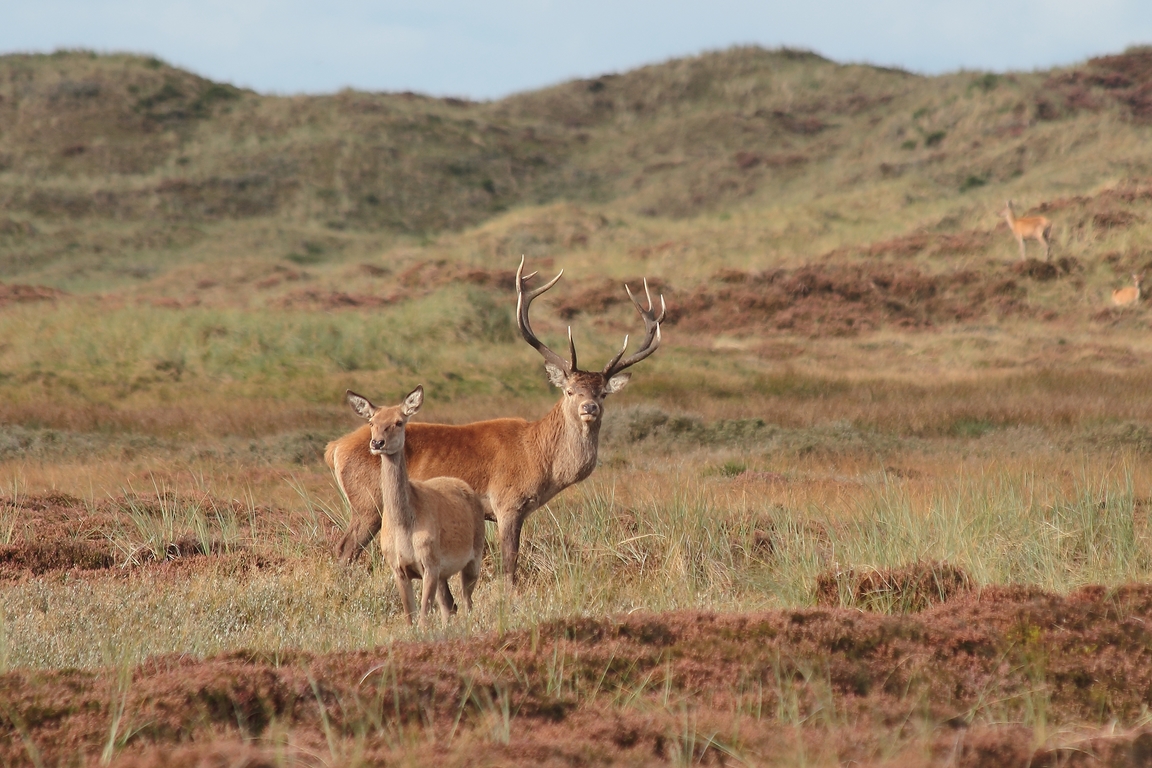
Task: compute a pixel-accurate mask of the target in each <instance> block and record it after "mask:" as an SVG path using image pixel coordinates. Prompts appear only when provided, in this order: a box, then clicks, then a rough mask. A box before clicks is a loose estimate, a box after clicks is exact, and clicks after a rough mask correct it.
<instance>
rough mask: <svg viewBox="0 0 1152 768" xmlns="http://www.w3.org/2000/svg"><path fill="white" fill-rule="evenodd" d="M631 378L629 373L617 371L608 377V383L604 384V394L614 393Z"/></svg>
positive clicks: (626, 384) (622, 387)
mask: <svg viewBox="0 0 1152 768" xmlns="http://www.w3.org/2000/svg"><path fill="white" fill-rule="evenodd" d="M631 380H632V374H631V373H618V374H616V375H615V376H613V377H612V378H610V379H608V383H607V384H605V385H604V394H606V395H614V394H616V393H617V392H619V391H620V390H622V389H624V387H626V386H628V382H630V381H631Z"/></svg>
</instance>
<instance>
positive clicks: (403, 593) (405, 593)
mask: <svg viewBox="0 0 1152 768" xmlns="http://www.w3.org/2000/svg"><path fill="white" fill-rule="evenodd" d="M392 575H393V577H395V579H396V588H397V589H399V590H400V602H401V603H403V604H404V615H405V616H406V617H407V619H408V623H409V624H411V623H412V617H413V616H415V615H416V595H415V594H413V592H412V579H410V578H408V574H407V573H405V572H404V568H403V567H398V566H392Z"/></svg>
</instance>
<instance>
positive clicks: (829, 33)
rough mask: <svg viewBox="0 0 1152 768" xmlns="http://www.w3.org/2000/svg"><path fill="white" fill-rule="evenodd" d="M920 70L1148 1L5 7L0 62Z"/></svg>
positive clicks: (1085, 45)
mask: <svg viewBox="0 0 1152 768" xmlns="http://www.w3.org/2000/svg"><path fill="white" fill-rule="evenodd" d="M744 43H755V44H758V45H762V46H765V47H775V46H779V45H788V46H792V47H797V48H807V49H811V50H814V51H816V52H818V53H821V54H823V55H825V56H827V57H829V58H832V59H835V60H837V61H852V62H869V63H874V64H882V65H886V66H899V67H903V68H906V69H910V70H913V71H916V72H924V73H939V72H945V71H951V70H956V69H960V68H967V69H986V70H994V71H1003V70H1006V69H1025V70H1028V69H1037V68H1045V67H1049V66H1053V65H1059V64H1071V63H1074V62H1077V61H1080V60H1083V59H1085V58H1087V57H1089V56H1094V55H1099V54H1104V53H1115V52H1119V51H1121V50H1123V49H1124V48H1126V47H1128V46H1130V45H1137V44H1145V43H1152V2H1149V0H1000V1H999V2H997V1H996V0H969V1H968V2H956V1H952V2H948V1H946V0H874V1H871V2H870V1H869V0H807V1H804V0H791V1H790V2H784V1H781V0H763V1H762V2H753V1H752V0H709V2H696V1H695V0H662V1H660V0H639V1H637V2H628V1H627V0H617V1H616V2H606V1H605V0H582V1H581V2H572V0H567V1H566V2H559V1H553V0H487V1H486V2H482V3H481V2H471V3H470V2H461V1H459V0H456V1H452V0H430V1H429V2H423V3H401V2H389V1H387V0H381V1H379V2H369V1H368V0H326V2H322V3H321V2H311V1H310V0H35V2H30V1H29V0H0V52H3V53H10V52H16V51H23V52H27V51H52V50H55V49H57V48H89V49H94V50H97V51H133V52H140V53H150V54H155V55H157V56H159V57H160V58H162V59H164V60H165V61H168V62H170V63H172V64H175V65H177V66H180V67H185V68H187V69H191V70H192V71H194V72H197V73H199V74H201V75H204V76H206V77H211V78H213V79H216V80H224V81H227V82H231V83H234V84H236V85H240V86H245V87H249V88H255V89H256V90H258V91H262V92H276V93H298V92H305V93H321V92H331V91H335V90H338V89H340V88H342V87H346V86H350V87H354V88H359V89H365V90H373V91H403V90H413V91H420V92H423V93H431V94H436V95H455V96H467V97H471V98H495V97H499V96H503V95H506V94H508V93H512V92H515V91H521V90H527V89H532V88H538V87H541V86H544V85H550V84H553V83H557V82H560V81H563V80H567V79H570V78H573V77H589V76H594V75H598V74H602V73H605V72H620V71H624V70H627V69H631V68H633V67H636V66H639V65H642V64H649V63H655V62H660V61H664V60H666V59H669V58H673V57H676V56H685V55H691V54H695V53H699V52H701V51H705V50H715V49H720V48H726V47H728V46H731V45H735V44H744Z"/></svg>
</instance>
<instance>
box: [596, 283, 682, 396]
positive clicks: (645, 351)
mask: <svg viewBox="0 0 1152 768" xmlns="http://www.w3.org/2000/svg"><path fill="white" fill-rule="evenodd" d="M624 290H626V291H627V292H628V298H630V299H632V303H633V304H635V305H636V311H637V312H639V313H640V317H642V318H644V342H643V343H642V344H641V345H640V349H638V350H636V352H634V353H633V354H632V355H631V356H630V357H628V359H626V360H621V359H620V358H621V357H623V356H624V352H625V351H626V350H627V349H628V337H627V336H625V337H624V346H622V347H620V351H619V352H617V353H616V357H614V358H612V359H611V360H609V361H608V365H606V366H604V378H606V379H609V378H612V377H613V376H615V375H616V374H617V373H620V371H622V370H624V369H625V368H628V367H629V366H633V365H636V363H638V362H640V361H641V360H643V359H644V358H646V357H648V355H650V354H652V353H653V352H655V351H656V348H657V347H659V346H660V323H662V322H664V315H665V314H666V313H667V311H668V308H667V307H666V306H664V296H663V294H661V296H660V317H656V310H655V306H654V305H653V304H652V294H651V293H650V292H649V291H648V280H647V278H645V280H644V295H645V296H646V297H647V298H648V309H644V307H643V306H642V305H641V304H640V302H639V301H637V300H636V297H635V296H633V295H632V289H631V288H629V287H628V284H627V283H625V284H624Z"/></svg>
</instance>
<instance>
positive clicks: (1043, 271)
mask: <svg viewBox="0 0 1152 768" xmlns="http://www.w3.org/2000/svg"><path fill="white" fill-rule="evenodd" d="M1010 269H1011V270H1012V272H1013V273H1014V274H1017V275H1019V276H1020V277H1029V278H1031V279H1033V280H1036V281H1038V282H1046V281H1048V280H1055V279H1056V278H1057V277H1059V276H1060V271H1061V270H1060V269H1059V268H1058V267H1057V266H1056V265H1055V264H1052V263H1051V262H1047V261H1040V260H1039V259H1025V260H1024V261H1018V262H1016V263H1015V264H1013V265H1012V266H1011V267H1010Z"/></svg>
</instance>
